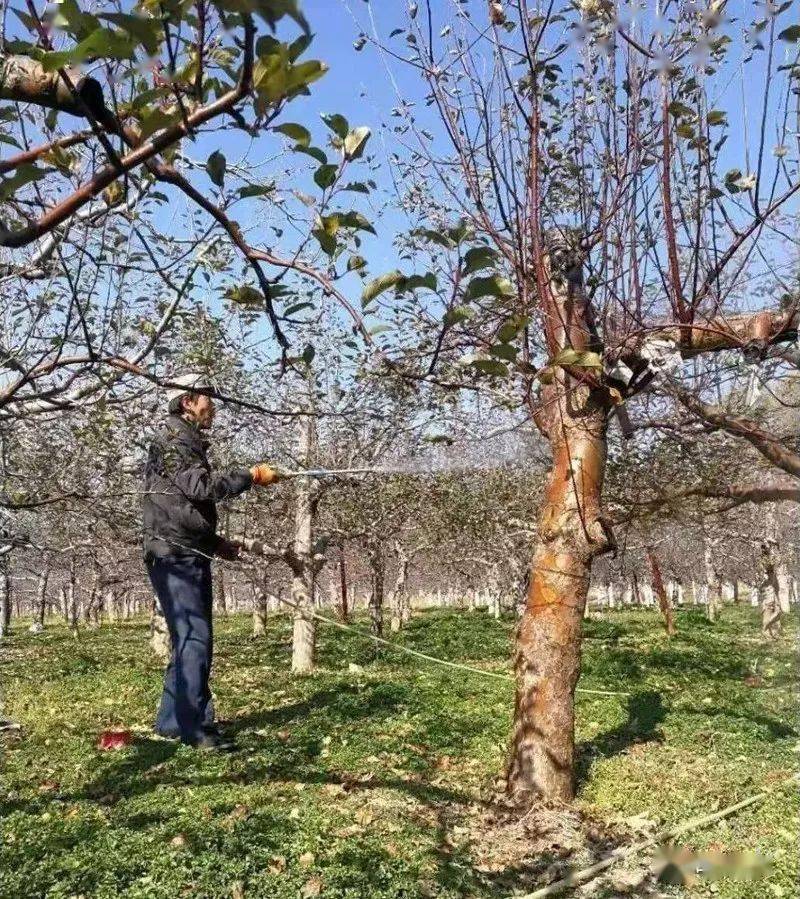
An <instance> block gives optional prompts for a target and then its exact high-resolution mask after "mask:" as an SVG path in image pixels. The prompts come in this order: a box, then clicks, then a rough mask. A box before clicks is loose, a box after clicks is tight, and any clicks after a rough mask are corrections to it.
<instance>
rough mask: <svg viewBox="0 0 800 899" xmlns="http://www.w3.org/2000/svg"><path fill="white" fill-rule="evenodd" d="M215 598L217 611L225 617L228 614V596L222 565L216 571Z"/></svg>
mask: <svg viewBox="0 0 800 899" xmlns="http://www.w3.org/2000/svg"><path fill="white" fill-rule="evenodd" d="M214 598H215V599H216V601H217V602H216V605H217V611H219V612H220V613H222V614H223V615H227V614H228V596H227V592H226V584H225V569H224V568H223V567H222V565H217V566H216V569H215V571H214Z"/></svg>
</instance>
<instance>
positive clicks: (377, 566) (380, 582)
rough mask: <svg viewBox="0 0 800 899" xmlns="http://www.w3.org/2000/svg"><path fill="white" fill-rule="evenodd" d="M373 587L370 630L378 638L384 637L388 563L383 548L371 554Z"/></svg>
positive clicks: (370, 605)
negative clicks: (384, 605) (384, 604)
mask: <svg viewBox="0 0 800 899" xmlns="http://www.w3.org/2000/svg"><path fill="white" fill-rule="evenodd" d="M369 567H370V572H371V585H370V593H369V620H370V629H371V630H372V633H373V634H374V635H375V636H376V637H382V636H383V599H384V591H385V584H386V562H385V559H384V556H383V548H382V547H380V546H376V547H373V548H372V549H371V550H370V554H369Z"/></svg>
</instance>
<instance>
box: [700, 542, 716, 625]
mask: <svg viewBox="0 0 800 899" xmlns="http://www.w3.org/2000/svg"><path fill="white" fill-rule="evenodd" d="M703 567H704V569H705V578H706V580H705V596H706V617H707V618H708V620H709V621H716V620H717V618H718V617H719V604H720V596H719V578H718V577H717V572H716V569H715V568H714V557H713V546H712V541H711V539H710V538H709V537H708V535H706V538H705V545H704V546H703Z"/></svg>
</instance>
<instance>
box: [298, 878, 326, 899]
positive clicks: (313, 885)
mask: <svg viewBox="0 0 800 899" xmlns="http://www.w3.org/2000/svg"><path fill="white" fill-rule="evenodd" d="M322 887H323V881H322V878H321V877H320V876H319V874H315V875H314V876H313V877H309V879H308V880H307V881H306V883H305V886H304V887H303V889H302V891H301V893H300V895H301V896H302V897H303V899H311V897H312V896H319V894H320V893H321V892H322Z"/></svg>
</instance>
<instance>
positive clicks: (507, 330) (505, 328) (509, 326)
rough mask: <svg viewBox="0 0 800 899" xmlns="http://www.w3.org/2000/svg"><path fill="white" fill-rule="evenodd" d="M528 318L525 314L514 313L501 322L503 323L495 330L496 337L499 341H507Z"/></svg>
mask: <svg viewBox="0 0 800 899" xmlns="http://www.w3.org/2000/svg"><path fill="white" fill-rule="evenodd" d="M529 320H530V319H529V318H528V317H527V316H526V315H515V316H514V317H513V318H510V319H509V320H508V321H506V322H503V325H502V326H501V328H500V330H499V331H498V332H497V339H498V340H499V341H500V343H509V342H510V341H512V340H513V339H514V338H515V337H516V336H517V334H519V332H520V331H521V330H522V329H523V328H524V327H525V325H527V324H528V322H529Z"/></svg>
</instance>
